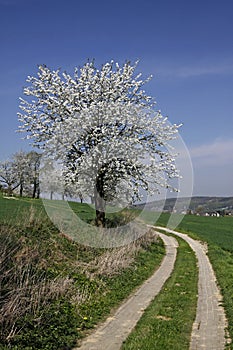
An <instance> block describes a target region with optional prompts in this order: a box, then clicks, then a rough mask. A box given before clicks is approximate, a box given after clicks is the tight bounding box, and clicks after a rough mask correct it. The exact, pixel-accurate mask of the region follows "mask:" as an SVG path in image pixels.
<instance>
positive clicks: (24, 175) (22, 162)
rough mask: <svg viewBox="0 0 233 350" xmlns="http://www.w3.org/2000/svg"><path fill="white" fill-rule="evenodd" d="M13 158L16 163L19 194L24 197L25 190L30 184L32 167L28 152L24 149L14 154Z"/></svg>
mask: <svg viewBox="0 0 233 350" xmlns="http://www.w3.org/2000/svg"><path fill="white" fill-rule="evenodd" d="M12 159H13V163H14V169H15V176H16V177H17V179H18V182H19V194H20V197H22V196H23V191H24V190H25V189H26V187H28V186H29V181H30V173H31V169H30V164H29V157H28V153H27V152H23V151H20V152H17V153H15V154H13V157H12Z"/></svg>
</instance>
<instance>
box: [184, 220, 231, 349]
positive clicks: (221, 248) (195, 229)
mask: <svg viewBox="0 0 233 350" xmlns="http://www.w3.org/2000/svg"><path fill="white" fill-rule="evenodd" d="M179 230H180V231H183V232H186V233H188V235H189V236H191V237H193V238H195V239H201V240H203V241H205V242H207V243H208V256H209V259H210V262H211V264H212V266H213V269H214V271H215V274H216V278H217V281H218V284H219V287H220V289H221V292H222V295H223V305H224V308H225V311H226V316H227V319H228V331H229V336H230V339H233V283H232V281H233V218H232V217H229V216H227V217H198V216H193V215H188V216H186V217H185V218H184V220H183V221H182V223H181V224H180V225H179ZM226 348H227V349H233V344H232V343H230V341H229V344H228V345H227V346H226Z"/></svg>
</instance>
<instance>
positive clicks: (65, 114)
mask: <svg viewBox="0 0 233 350" xmlns="http://www.w3.org/2000/svg"><path fill="white" fill-rule="evenodd" d="M136 67H137V63H135V64H134V65H131V63H130V62H126V63H125V64H124V65H122V66H120V65H119V64H118V63H116V64H114V62H113V61H111V62H110V63H106V64H104V65H102V67H101V68H100V69H97V68H96V67H95V65H94V62H87V63H85V64H84V66H83V67H82V68H76V69H75V72H74V75H73V76H71V75H69V74H67V73H61V72H60V70H56V71H54V70H50V69H49V68H48V67H46V66H45V65H44V66H40V67H39V72H38V75H37V77H32V76H29V77H28V79H27V82H28V83H29V86H28V87H26V88H25V89H24V94H25V95H26V96H28V98H27V99H21V103H20V108H21V110H22V113H19V114H18V116H19V120H20V122H21V126H20V130H21V131H23V132H27V134H28V136H27V137H28V138H30V139H32V140H33V145H34V146H36V147H39V148H41V149H44V151H45V152H46V154H48V155H52V156H53V157H55V158H56V159H58V160H60V162H61V163H62V164H63V167H64V173H63V174H64V177H65V180H66V182H67V184H68V185H69V184H75V186H76V187H77V188H79V189H80V191H81V193H82V195H84V196H86V195H87V196H89V197H93V198H94V203H95V209H96V224H97V225H103V224H104V221H105V211H106V203H107V202H114V201H116V199H119V198H120V199H121V197H122V196H124V197H125V198H124V200H128V199H129V198H131V200H130V201H135V200H138V199H140V195H141V193H142V191H145V192H148V193H149V194H154V193H156V192H159V189H160V187H161V186H162V187H167V188H168V187H169V188H171V189H173V187H172V186H171V184H170V179H171V178H174V177H178V176H179V174H178V171H177V169H176V167H175V164H174V156H173V155H171V152H169V151H168V142H169V141H170V140H172V139H174V138H176V134H177V132H178V126H177V125H175V124H174V125H170V124H169V123H168V122H167V121H166V118H164V117H162V115H161V114H160V112H155V111H154V109H153V108H154V102H153V101H152V99H151V97H149V96H148V95H146V93H145V91H144V90H143V85H144V84H145V83H146V82H148V81H149V80H150V78H148V79H145V80H143V79H141V78H140V77H141V74H138V75H135V69H136ZM173 190H174V189H173Z"/></svg>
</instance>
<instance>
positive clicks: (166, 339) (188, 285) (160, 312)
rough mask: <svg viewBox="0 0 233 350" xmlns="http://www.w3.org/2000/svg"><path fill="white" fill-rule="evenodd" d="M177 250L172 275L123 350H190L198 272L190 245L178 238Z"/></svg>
mask: <svg viewBox="0 0 233 350" xmlns="http://www.w3.org/2000/svg"><path fill="white" fill-rule="evenodd" d="M176 239H177V240H178V242H179V248H178V251H177V260H176V263H175V267H174V271H173V273H172V275H171V277H170V278H169V279H168V281H167V282H166V283H165V285H164V287H163V289H162V291H161V292H160V294H159V295H158V296H157V297H156V298H155V299H154V300H153V301H152V303H151V304H150V306H149V307H148V308H147V309H146V311H145V313H144V314H143V316H142V318H141V319H140V320H139V322H138V324H137V325H136V327H135V329H134V330H133V332H132V333H131V334H130V335H129V337H128V338H127V340H126V341H125V343H124V344H123V346H122V348H121V349H122V350H136V349H140V350H151V349H156V350H159V349H161V350H166V349H167V350H168V349H169V350H170V349H173V350H185V349H187V350H188V349H189V343H190V336H191V331H192V324H193V321H194V319H195V314H196V304H197V282H198V268H197V264H196V257H195V254H194V252H193V251H192V250H191V248H190V247H189V245H188V244H187V243H186V242H185V241H184V240H182V239H180V238H177V237H176Z"/></svg>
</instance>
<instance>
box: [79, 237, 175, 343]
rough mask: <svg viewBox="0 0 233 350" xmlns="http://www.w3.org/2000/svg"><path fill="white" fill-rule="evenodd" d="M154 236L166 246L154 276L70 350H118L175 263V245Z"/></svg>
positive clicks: (167, 239)
mask: <svg viewBox="0 0 233 350" xmlns="http://www.w3.org/2000/svg"><path fill="white" fill-rule="evenodd" d="M158 235H159V236H160V237H161V238H162V240H163V241H164V244H165V246H166V255H165V257H164V259H163V261H162V263H161V265H160V267H159V268H158V269H157V270H156V272H155V273H154V274H153V276H151V277H150V278H149V279H148V280H147V281H146V282H145V283H144V284H143V285H142V286H141V287H140V288H139V289H138V290H137V291H136V292H134V294H133V295H132V296H131V297H130V298H129V299H128V300H127V301H126V302H125V303H123V304H122V305H121V306H120V308H119V309H118V310H117V312H116V313H115V315H114V316H113V317H109V318H108V319H107V320H106V322H105V323H103V325H102V326H100V327H98V329H97V330H96V331H95V332H94V333H92V334H91V335H90V336H88V337H87V338H86V339H85V340H84V341H83V343H82V345H81V347H76V348H75V349H74V350H103V349H104V350H119V349H120V348H121V345H122V343H123V341H124V340H126V338H127V337H128V335H129V334H130V332H131V331H132V330H133V328H134V327H135V325H136V323H137V322H138V320H139V319H140V317H141V316H142V314H143V311H144V310H145V309H146V308H147V306H148V305H149V304H150V302H151V300H152V299H153V298H154V297H155V296H156V295H157V294H158V293H159V292H160V290H161V288H162V287H163V285H164V283H165V282H166V280H167V279H168V277H169V276H170V275H171V273H172V271H173V268H174V263H175V260H176V248H177V246H178V243H177V241H176V239H175V238H174V237H169V236H166V235H164V234H162V233H158Z"/></svg>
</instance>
